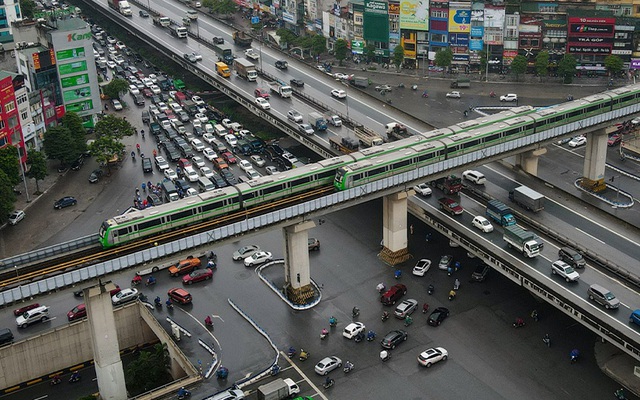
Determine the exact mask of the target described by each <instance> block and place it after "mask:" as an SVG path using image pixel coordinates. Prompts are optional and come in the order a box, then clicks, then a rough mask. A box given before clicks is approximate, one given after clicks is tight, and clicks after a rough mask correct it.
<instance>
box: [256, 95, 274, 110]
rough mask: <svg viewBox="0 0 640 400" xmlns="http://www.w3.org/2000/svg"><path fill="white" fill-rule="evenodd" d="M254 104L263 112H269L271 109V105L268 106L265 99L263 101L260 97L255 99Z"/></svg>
mask: <svg viewBox="0 0 640 400" xmlns="http://www.w3.org/2000/svg"><path fill="white" fill-rule="evenodd" d="M255 101H256V104H257V105H258V107H260V108H262V109H263V110H270V109H271V104H269V102H268V101H267V100H265V99H263V98H262V97H256V100H255Z"/></svg>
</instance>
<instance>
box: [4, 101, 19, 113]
mask: <svg viewBox="0 0 640 400" xmlns="http://www.w3.org/2000/svg"><path fill="white" fill-rule="evenodd" d="M15 109H16V103H15V102H14V101H10V102H8V103H7V104H5V105H4V112H6V113H8V112H10V111H13V110H15Z"/></svg>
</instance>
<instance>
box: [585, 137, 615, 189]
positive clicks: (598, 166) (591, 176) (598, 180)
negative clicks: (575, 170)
mask: <svg viewBox="0 0 640 400" xmlns="http://www.w3.org/2000/svg"><path fill="white" fill-rule="evenodd" d="M615 131H617V129H616V128H615V127H608V128H604V129H599V130H597V131H594V132H590V133H588V134H587V145H586V146H587V148H586V151H585V154H584V165H583V167H582V176H583V178H582V179H581V180H580V186H582V187H583V188H585V189H589V190H592V191H594V192H601V191H603V190H605V189H606V188H607V184H606V183H605V182H604V169H605V166H606V162H607V139H608V137H609V133H613V132H615Z"/></svg>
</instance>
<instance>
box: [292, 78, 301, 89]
mask: <svg viewBox="0 0 640 400" xmlns="http://www.w3.org/2000/svg"><path fill="white" fill-rule="evenodd" d="M289 83H290V84H291V86H297V87H303V86H304V82H303V81H301V80H300V79H295V78H294V79H291V80H290V81H289Z"/></svg>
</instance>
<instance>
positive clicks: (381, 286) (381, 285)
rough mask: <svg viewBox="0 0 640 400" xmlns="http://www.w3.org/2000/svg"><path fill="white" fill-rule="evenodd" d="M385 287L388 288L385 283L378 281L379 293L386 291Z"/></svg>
mask: <svg viewBox="0 0 640 400" xmlns="http://www.w3.org/2000/svg"><path fill="white" fill-rule="evenodd" d="M385 289H386V286H384V283H378V286H376V290H377V291H378V293H382V292H384V291H385Z"/></svg>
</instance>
